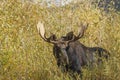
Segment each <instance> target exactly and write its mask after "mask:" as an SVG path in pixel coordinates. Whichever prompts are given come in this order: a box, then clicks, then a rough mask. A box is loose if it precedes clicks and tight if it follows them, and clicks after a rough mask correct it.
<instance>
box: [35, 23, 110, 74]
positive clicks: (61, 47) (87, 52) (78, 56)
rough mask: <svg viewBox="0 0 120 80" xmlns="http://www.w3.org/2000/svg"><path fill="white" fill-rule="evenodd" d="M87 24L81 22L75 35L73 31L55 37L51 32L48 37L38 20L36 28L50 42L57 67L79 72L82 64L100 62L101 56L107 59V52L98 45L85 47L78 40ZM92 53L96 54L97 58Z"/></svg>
mask: <svg viewBox="0 0 120 80" xmlns="http://www.w3.org/2000/svg"><path fill="white" fill-rule="evenodd" d="M87 26H88V24H81V29H79V34H78V35H77V36H76V35H75V34H73V31H71V32H69V33H67V34H66V36H62V37H61V38H60V39H57V37H56V35H55V34H51V36H50V37H48V38H47V37H46V35H45V29H44V25H43V23H41V22H38V24H37V29H38V32H39V35H40V36H41V38H42V39H43V40H44V41H46V42H48V43H52V44H53V45H54V46H53V54H54V56H55V58H56V60H57V65H58V67H62V68H64V69H65V71H68V70H71V71H72V72H77V73H78V74H81V67H82V66H84V65H92V64H93V63H94V62H98V63H99V62H101V61H102V59H101V58H102V57H104V58H105V59H107V58H108V57H109V52H108V51H107V50H105V49H103V48H100V47H86V46H85V45H83V44H82V43H81V42H79V41H78V40H79V39H80V38H82V37H83V35H84V32H85V30H86V28H87ZM94 55H97V59H96V57H95V56H94Z"/></svg>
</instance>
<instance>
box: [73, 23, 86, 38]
mask: <svg viewBox="0 0 120 80" xmlns="http://www.w3.org/2000/svg"><path fill="white" fill-rule="evenodd" d="M81 26H82V28H81V29H79V34H78V36H76V37H75V40H78V39H80V38H81V37H83V36H84V32H85V30H86V29H87V27H88V23H86V24H83V23H81Z"/></svg>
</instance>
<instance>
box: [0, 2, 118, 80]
mask: <svg viewBox="0 0 120 80" xmlns="http://www.w3.org/2000/svg"><path fill="white" fill-rule="evenodd" d="M119 19H120V14H118V13H115V12H114V10H113V11H112V10H111V11H110V12H108V13H106V12H104V11H102V10H100V9H99V8H97V7H94V6H91V5H90V3H89V2H87V1H86V2H83V3H75V4H73V3H70V4H68V5H66V6H61V7H56V6H55V5H52V6H51V7H47V6H43V5H42V6H41V5H39V4H33V3H30V2H25V3H22V2H20V1H16V0H4V1H1V3H0V26H1V27H0V80H72V77H71V76H70V75H69V74H68V73H62V72H61V70H60V69H59V68H58V67H57V65H56V60H55V58H54V56H53V54H52V45H51V44H48V43H46V42H44V41H43V40H42V39H41V38H40V36H39V35H38V32H37V29H36V25H37V22H38V21H39V20H41V21H42V22H43V23H44V24H45V28H46V33H47V36H49V35H50V33H51V32H52V33H55V34H56V35H57V36H58V38H59V37H60V36H62V35H65V34H66V33H67V32H69V31H71V30H73V31H74V32H75V34H77V32H78V31H77V30H78V28H79V26H78V25H79V24H80V23H81V22H87V23H89V27H88V29H87V31H86V32H85V36H84V37H83V38H82V39H81V40H80V41H81V42H82V43H83V44H85V45H86V46H90V47H93V46H100V47H103V48H105V49H107V50H108V51H109V52H110V53H111V57H110V60H109V61H108V62H105V63H104V64H103V65H102V66H101V67H95V68H94V69H90V68H83V80H119V78H120V20H119ZM75 75H76V74H75ZM76 78H77V79H78V75H76Z"/></svg>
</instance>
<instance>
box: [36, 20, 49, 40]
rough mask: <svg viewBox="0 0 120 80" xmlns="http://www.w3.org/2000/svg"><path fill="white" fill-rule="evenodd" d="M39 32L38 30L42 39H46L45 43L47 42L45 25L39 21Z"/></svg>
mask: <svg viewBox="0 0 120 80" xmlns="http://www.w3.org/2000/svg"><path fill="white" fill-rule="evenodd" d="M37 30H38V33H39V35H40V36H41V38H42V39H44V40H45V41H47V38H46V37H45V29H44V25H43V23H41V21H39V22H38V24H37Z"/></svg>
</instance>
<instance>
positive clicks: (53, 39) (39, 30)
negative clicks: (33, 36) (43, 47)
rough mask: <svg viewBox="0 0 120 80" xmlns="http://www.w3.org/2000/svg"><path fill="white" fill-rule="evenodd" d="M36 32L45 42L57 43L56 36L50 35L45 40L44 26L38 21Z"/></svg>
mask: <svg viewBox="0 0 120 80" xmlns="http://www.w3.org/2000/svg"><path fill="white" fill-rule="evenodd" d="M37 30H38V32H39V35H40V36H41V38H42V39H43V40H45V41H46V42H49V43H53V44H55V43H57V41H56V40H55V38H56V36H55V35H54V34H52V35H51V36H50V37H49V38H46V36H45V29H44V25H43V23H41V22H40V21H39V22H38V24H37Z"/></svg>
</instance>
